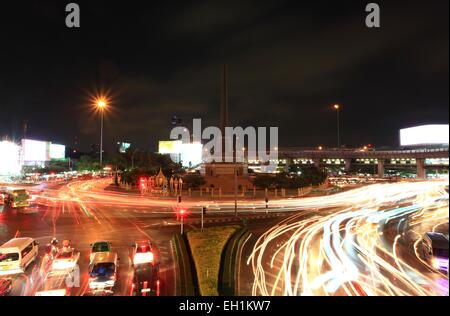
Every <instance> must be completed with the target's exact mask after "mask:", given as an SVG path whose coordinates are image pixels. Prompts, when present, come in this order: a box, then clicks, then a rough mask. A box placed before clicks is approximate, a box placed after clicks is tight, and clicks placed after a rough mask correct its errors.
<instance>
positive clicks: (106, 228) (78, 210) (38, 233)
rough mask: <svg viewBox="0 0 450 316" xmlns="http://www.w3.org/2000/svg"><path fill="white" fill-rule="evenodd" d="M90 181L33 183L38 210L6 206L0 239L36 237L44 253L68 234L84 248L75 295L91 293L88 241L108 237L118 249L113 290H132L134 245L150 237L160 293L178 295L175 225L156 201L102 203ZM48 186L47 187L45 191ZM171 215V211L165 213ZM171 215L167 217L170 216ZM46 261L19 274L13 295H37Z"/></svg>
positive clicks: (74, 244) (121, 292)
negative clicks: (92, 191) (153, 205)
mask: <svg viewBox="0 0 450 316" xmlns="http://www.w3.org/2000/svg"><path fill="white" fill-rule="evenodd" d="M91 185H93V186H95V187H96V186H97V185H98V184H97V183H95V182H94V183H91V184H89V185H88V186H87V187H86V183H85V182H77V183H71V184H69V185H67V184H64V185H57V186H52V187H46V188H43V187H39V188H30V191H31V192H36V190H37V191H38V193H36V194H37V195H38V196H39V197H38V198H40V199H41V200H40V203H44V204H46V205H45V206H41V207H39V210H38V212H37V213H34V214H22V213H21V212H20V211H19V210H18V209H10V208H9V207H5V208H4V210H3V212H2V215H0V243H4V242H6V241H7V240H9V239H11V238H13V237H14V236H20V237H32V238H34V239H36V240H37V241H39V242H40V245H41V247H40V251H39V258H40V260H42V258H43V255H44V248H45V247H44V246H45V245H46V244H47V243H49V242H50V240H51V239H52V238H53V237H56V238H57V239H58V240H60V241H62V240H64V239H68V240H70V241H71V245H72V247H74V248H75V250H76V251H79V252H80V258H79V261H78V264H79V268H80V277H81V279H80V287H77V288H75V287H74V288H72V290H71V295H86V294H89V289H88V272H87V271H88V265H89V253H90V249H89V245H90V244H91V243H92V242H94V241H96V240H108V241H110V242H111V243H112V250H113V251H115V252H117V253H118V257H119V259H120V263H119V279H118V282H117V284H116V286H115V288H114V289H113V291H114V295H130V294H131V284H132V277H133V268H132V266H131V262H130V253H131V245H132V244H133V243H134V242H135V241H137V240H151V241H152V242H153V243H154V244H155V245H156V247H157V256H158V257H159V262H160V278H161V288H160V291H161V293H160V294H161V295H175V294H176V293H175V289H176V283H175V282H176V269H175V266H174V253H173V245H172V242H171V239H172V236H173V233H174V232H175V230H177V229H178V226H176V225H165V224H167V220H166V219H165V218H164V216H163V217H162V218H161V215H156V214H155V213H154V211H155V210H154V209H152V208H151V207H145V206H140V207H129V206H121V205H108V204H107V203H98V201H97V200H96V198H95V197H92V196H86V195H87V194H86V195H85V192H86V193H89V192H90V191H89V187H90V186H91ZM41 190H43V191H41ZM166 217H168V216H166ZM167 219H168V218H167ZM40 265H41V261H39V262H38V264H36V265H34V266H33V267H30V268H29V269H28V270H27V271H26V274H24V275H18V276H15V277H14V282H13V290H12V292H11V295H34V293H35V292H36V289H37V288H38V287H39V283H40V282H41V279H40V278H39V275H40V274H39V270H40Z"/></svg>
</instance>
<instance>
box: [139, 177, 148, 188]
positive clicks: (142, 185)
mask: <svg viewBox="0 0 450 316" xmlns="http://www.w3.org/2000/svg"><path fill="white" fill-rule="evenodd" d="M146 187H147V180H146V179H145V178H139V188H140V189H141V190H145V188H146Z"/></svg>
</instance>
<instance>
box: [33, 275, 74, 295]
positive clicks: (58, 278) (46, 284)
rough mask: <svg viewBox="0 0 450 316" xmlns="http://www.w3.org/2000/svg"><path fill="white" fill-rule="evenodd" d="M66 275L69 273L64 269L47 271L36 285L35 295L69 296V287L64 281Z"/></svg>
mask: <svg viewBox="0 0 450 316" xmlns="http://www.w3.org/2000/svg"><path fill="white" fill-rule="evenodd" d="M68 276H69V274H68V272H66V271H56V272H54V271H52V272H50V273H48V274H47V275H46V276H45V278H44V280H43V282H42V284H40V286H39V287H38V289H37V291H36V293H35V296H69V295H70V287H68V286H67V283H66V278H67V277H68Z"/></svg>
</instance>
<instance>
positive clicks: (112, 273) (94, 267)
mask: <svg viewBox="0 0 450 316" xmlns="http://www.w3.org/2000/svg"><path fill="white" fill-rule="evenodd" d="M118 266H119V258H118V257H117V253H115V252H99V253H96V254H95V255H94V258H93V259H92V262H91V264H90V265H89V288H90V289H91V291H94V292H95V291H111V290H112V288H113V287H114V285H115V284H116V280H117V279H118Z"/></svg>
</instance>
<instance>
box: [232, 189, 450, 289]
mask: <svg viewBox="0 0 450 316" xmlns="http://www.w3.org/2000/svg"><path fill="white" fill-rule="evenodd" d="M446 185H447V184H446V183H436V182H422V183H399V184H386V185H384V184H383V185H374V186H368V187H364V188H361V189H358V190H353V191H348V192H345V193H341V194H337V195H334V196H329V197H317V198H309V199H303V200H299V201H298V203H299V204H298V207H299V208H303V209H304V210H301V211H299V212H298V213H297V214H295V215H293V216H291V217H290V218H288V219H283V220H280V221H279V222H278V223H276V224H275V225H272V227H270V228H267V227H254V228H253V229H250V232H251V233H252V236H251V237H250V239H249V240H247V241H246V243H245V244H244V247H243V250H242V254H241V256H240V258H241V260H240V266H239V290H238V293H239V294H240V295H427V296H429V295H448V285H449V283H448V275H446V274H444V273H441V272H438V271H436V270H434V269H433V268H432V267H431V266H430V265H429V264H428V263H427V262H424V261H423V260H422V257H421V254H420V247H418V241H420V237H421V236H422V235H423V234H424V233H425V232H428V231H436V232H442V233H444V234H446V235H447V236H448V192H447V191H446V190H445V187H446ZM307 207H309V209H308V208H307Z"/></svg>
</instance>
